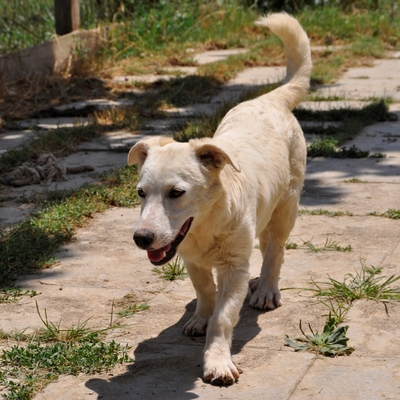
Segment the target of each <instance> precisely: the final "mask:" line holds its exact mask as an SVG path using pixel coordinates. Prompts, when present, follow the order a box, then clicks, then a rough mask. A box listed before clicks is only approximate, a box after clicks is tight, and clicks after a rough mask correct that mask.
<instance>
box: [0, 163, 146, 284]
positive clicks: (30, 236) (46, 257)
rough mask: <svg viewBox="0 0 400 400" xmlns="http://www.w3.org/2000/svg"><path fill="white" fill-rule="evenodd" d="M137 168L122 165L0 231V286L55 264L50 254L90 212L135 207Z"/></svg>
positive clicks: (47, 203) (70, 235) (66, 239)
mask: <svg viewBox="0 0 400 400" xmlns="http://www.w3.org/2000/svg"><path fill="white" fill-rule="evenodd" d="M136 182H137V169H136V168H135V167H128V166H125V167H123V168H121V169H119V170H117V171H114V172H112V173H108V174H106V175H103V177H102V183H101V184H99V185H97V186H88V187H84V188H81V189H79V190H77V191H75V192H70V193H66V194H64V195H63V196H62V197H60V198H59V199H57V200H55V201H51V202H46V201H45V202H44V204H42V207H41V209H40V210H39V211H37V212H36V215H35V216H34V217H32V218H31V219H28V220H25V221H23V222H20V223H18V224H16V225H13V226H11V227H6V228H5V229H3V230H2V231H0V284H8V283H9V282H11V281H12V280H13V279H14V278H15V277H17V276H18V275H20V274H22V273H26V272H28V271H32V270H37V269H40V268H44V267H46V266H49V265H51V264H53V263H54V262H55V260H54V258H53V254H54V253H55V251H56V250H57V249H58V248H59V246H60V245H62V244H64V243H67V242H68V241H70V240H71V239H72V237H73V235H74V233H75V230H76V229H77V228H78V227H79V226H81V225H82V224H83V223H84V222H85V221H86V220H87V219H88V218H91V217H92V215H93V214H94V213H97V212H103V211H105V210H106V209H107V208H109V207H111V206H118V207H133V206H135V205H138V204H139V199H138V196H137V190H136Z"/></svg>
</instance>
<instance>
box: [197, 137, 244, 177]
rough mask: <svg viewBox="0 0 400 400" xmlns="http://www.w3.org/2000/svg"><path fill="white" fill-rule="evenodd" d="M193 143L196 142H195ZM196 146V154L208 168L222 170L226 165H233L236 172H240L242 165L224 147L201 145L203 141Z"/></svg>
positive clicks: (211, 144)
mask: <svg viewBox="0 0 400 400" xmlns="http://www.w3.org/2000/svg"><path fill="white" fill-rule="evenodd" d="M191 142H195V141H194V140H193V141H191ZM193 144H195V153H196V156H197V158H198V159H199V160H200V162H201V163H202V164H203V165H205V166H206V167H209V166H212V167H215V168H217V169H222V168H223V167H224V166H225V164H230V165H232V167H233V168H235V170H236V171H238V172H240V165H239V163H238V161H237V159H236V157H235V156H234V155H233V154H229V153H228V152H227V151H226V150H225V149H224V148H222V146H220V145H219V144H215V143H201V140H200V141H198V142H197V143H193Z"/></svg>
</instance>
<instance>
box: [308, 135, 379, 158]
mask: <svg viewBox="0 0 400 400" xmlns="http://www.w3.org/2000/svg"><path fill="white" fill-rule="evenodd" d="M338 143H339V141H338V140H337V139H335V138H332V137H326V138H321V139H317V140H315V141H314V142H313V143H311V144H310V146H308V147H307V155H308V156H309V157H332V158H365V157H371V158H383V157H385V155H384V154H382V153H374V154H370V152H369V151H368V150H365V151H363V150H360V149H359V148H358V147H356V146H355V145H353V146H351V147H349V148H347V147H340V148H339V147H338Z"/></svg>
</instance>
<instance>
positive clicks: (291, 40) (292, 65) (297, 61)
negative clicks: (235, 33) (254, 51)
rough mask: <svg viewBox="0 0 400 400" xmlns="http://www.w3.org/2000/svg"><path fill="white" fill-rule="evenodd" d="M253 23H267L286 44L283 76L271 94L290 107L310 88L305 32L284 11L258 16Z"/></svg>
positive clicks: (309, 57)
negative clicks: (282, 80)
mask: <svg viewBox="0 0 400 400" xmlns="http://www.w3.org/2000/svg"><path fill="white" fill-rule="evenodd" d="M256 24H257V25H262V26H266V27H268V28H269V29H270V30H271V31H272V32H273V33H275V35H277V36H278V37H279V38H280V39H281V40H282V41H283V43H284V45H285V53H286V59H287V61H286V77H285V80H284V82H283V83H284V84H283V85H282V86H281V87H279V88H278V89H276V90H274V91H273V93H274V94H273V95H274V96H277V97H278V98H280V99H281V101H282V103H284V104H285V105H286V106H287V107H288V108H289V110H293V109H294V108H295V107H296V106H297V105H298V104H299V103H300V102H301V101H302V100H303V99H304V97H305V96H306V95H307V92H308V89H309V88H310V75H311V69H312V61H311V50H310V43H309V40H308V37H307V34H306V33H305V32H304V30H303V28H302V27H301V25H300V24H299V23H298V22H297V20H296V19H294V18H293V17H291V16H290V15H288V14H285V13H279V14H270V15H268V16H267V17H261V18H260V19H259V20H258V21H257V22H256Z"/></svg>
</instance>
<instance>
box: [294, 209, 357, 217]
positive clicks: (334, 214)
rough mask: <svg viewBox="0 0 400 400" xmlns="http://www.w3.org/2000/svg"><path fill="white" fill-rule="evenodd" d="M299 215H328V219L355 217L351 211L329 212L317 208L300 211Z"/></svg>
mask: <svg viewBox="0 0 400 400" xmlns="http://www.w3.org/2000/svg"><path fill="white" fill-rule="evenodd" d="M299 215H326V216H327V217H343V216H348V217H351V216H353V213H352V212H350V211H329V210H325V209H323V208H317V209H315V210H307V209H302V210H299Z"/></svg>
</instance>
